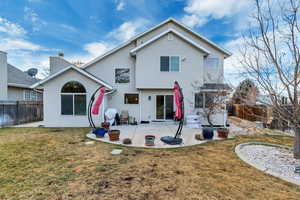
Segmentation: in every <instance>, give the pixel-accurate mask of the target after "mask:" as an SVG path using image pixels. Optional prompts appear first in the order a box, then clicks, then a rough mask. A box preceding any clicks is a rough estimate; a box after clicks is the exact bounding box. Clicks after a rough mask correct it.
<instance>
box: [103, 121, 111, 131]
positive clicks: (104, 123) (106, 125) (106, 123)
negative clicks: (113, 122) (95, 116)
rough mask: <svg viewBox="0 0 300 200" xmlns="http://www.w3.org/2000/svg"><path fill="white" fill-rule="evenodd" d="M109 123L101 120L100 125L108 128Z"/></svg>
mask: <svg viewBox="0 0 300 200" xmlns="http://www.w3.org/2000/svg"><path fill="white" fill-rule="evenodd" d="M109 126H110V123H109V122H102V123H101V127H102V128H105V129H109Z"/></svg>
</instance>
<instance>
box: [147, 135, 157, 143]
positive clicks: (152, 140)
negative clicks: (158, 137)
mask: <svg viewBox="0 0 300 200" xmlns="http://www.w3.org/2000/svg"><path fill="white" fill-rule="evenodd" d="M154 141H155V136H154V135H146V136H145V145H146V146H154Z"/></svg>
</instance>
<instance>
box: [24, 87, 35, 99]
mask: <svg viewBox="0 0 300 200" xmlns="http://www.w3.org/2000/svg"><path fill="white" fill-rule="evenodd" d="M26 92H29V99H26ZM33 92H34V93H35V94H36V95H35V98H33V95H32V93H33ZM23 100H24V101H38V94H37V92H36V91H34V90H23Z"/></svg>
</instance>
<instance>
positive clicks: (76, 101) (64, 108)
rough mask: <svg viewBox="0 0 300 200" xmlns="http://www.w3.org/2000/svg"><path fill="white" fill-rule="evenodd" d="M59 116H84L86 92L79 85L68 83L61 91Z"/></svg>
mask: <svg viewBox="0 0 300 200" xmlns="http://www.w3.org/2000/svg"><path fill="white" fill-rule="evenodd" d="M61 114H62V115H86V90H85V88H84V86H83V85H82V84H81V83H79V82H77V81H70V82H68V83H66V84H65V85H64V86H63V88H62V89H61Z"/></svg>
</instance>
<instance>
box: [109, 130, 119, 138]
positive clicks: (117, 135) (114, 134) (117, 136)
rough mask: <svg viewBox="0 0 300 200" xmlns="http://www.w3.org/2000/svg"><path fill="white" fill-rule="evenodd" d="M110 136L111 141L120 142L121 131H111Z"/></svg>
mask: <svg viewBox="0 0 300 200" xmlns="http://www.w3.org/2000/svg"><path fill="white" fill-rule="evenodd" d="M108 135H109V140H110V141H118V140H119V139H120V130H109V131H108Z"/></svg>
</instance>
